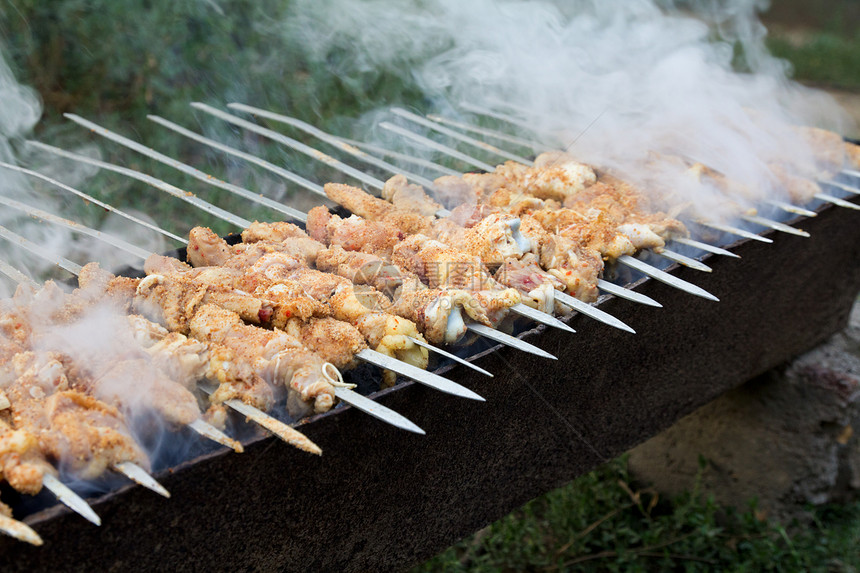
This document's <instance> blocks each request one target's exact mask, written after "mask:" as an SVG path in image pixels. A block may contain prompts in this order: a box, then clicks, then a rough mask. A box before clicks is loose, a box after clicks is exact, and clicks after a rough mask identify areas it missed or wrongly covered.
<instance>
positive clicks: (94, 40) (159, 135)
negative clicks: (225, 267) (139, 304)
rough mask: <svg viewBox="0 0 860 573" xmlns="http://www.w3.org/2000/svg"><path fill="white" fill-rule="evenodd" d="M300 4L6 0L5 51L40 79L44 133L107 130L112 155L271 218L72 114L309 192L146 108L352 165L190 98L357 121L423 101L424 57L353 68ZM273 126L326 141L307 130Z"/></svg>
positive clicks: (285, 154) (111, 178)
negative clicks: (321, 43)
mask: <svg viewBox="0 0 860 573" xmlns="http://www.w3.org/2000/svg"><path fill="white" fill-rule="evenodd" d="M292 6H293V3H292V2H290V1H272V0H262V1H259V2H254V1H250V0H231V1H223V2H217V3H216V2H215V1H214V0H213V1H206V0H195V1H188V2H167V1H163V0H149V1H143V2H140V1H133V0H68V1H62V2H60V1H41V0H3V2H2V10H0V34H2V37H3V39H4V42H3V46H2V47H3V49H4V56H5V57H6V59H7V60H8V63H9V64H10V65H11V66H12V68H13V71H14V72H15V74H16V77H17V78H18V81H19V82H20V83H22V84H25V85H30V86H32V87H34V88H35V89H36V90H37V91H38V92H39V94H41V97H42V98H43V101H44V106H45V109H44V116H43V120H42V121H41V122H40V124H39V125H38V127H37V132H36V138H37V139H39V140H41V141H45V142H48V143H51V144H53V145H56V146H58V147H64V148H66V149H74V148H77V147H78V146H80V145H81V143H82V142H84V141H93V142H97V143H98V145H99V147H100V148H101V149H102V150H103V153H104V157H105V159H106V160H108V161H112V162H115V163H119V164H121V165H126V166H128V167H132V168H136V169H141V170H143V171H145V172H146V173H149V174H151V175H154V176H156V177H159V178H161V179H165V180H167V181H169V182H171V183H173V184H175V185H178V186H180V187H182V188H183V189H188V190H189V191H192V192H195V193H200V194H201V197H204V198H206V199H207V200H210V201H212V202H216V203H218V204H219V205H221V206H222V207H224V208H226V209H228V210H233V211H234V212H237V213H240V214H242V215H243V216H245V217H246V218H261V219H272V218H277V217H276V216H275V215H274V214H268V213H266V212H265V211H264V210H262V209H259V208H255V207H252V206H249V205H247V202H245V201H243V200H240V199H235V198H233V197H231V196H230V195H229V194H227V192H222V191H220V190H215V189H214V188H211V187H209V186H207V185H205V184H203V183H200V182H198V181H196V180H193V179H190V178H188V177H186V176H183V175H180V174H179V173H178V172H177V171H174V170H173V169H171V168H168V167H165V166H162V165H160V164H158V163H155V162H152V161H150V160H148V159H145V158H143V157H142V156H140V155H137V154H135V153H133V152H130V151H127V150H125V149H124V148H122V147H120V146H119V145H116V144H111V143H107V142H106V141H105V140H100V139H98V138H95V137H93V138H88V137H87V134H86V132H85V131H84V130H83V129H82V128H80V127H78V126H76V125H74V124H72V123H71V122H68V121H66V120H64V119H63V118H62V116H61V114H62V113H64V112H73V113H76V114H79V115H81V116H83V117H85V118H87V119H90V120H92V121H95V122H97V123H99V124H101V125H103V126H104V127H107V128H109V129H112V130H115V131H118V132H119V133H121V134H123V135H126V136H128V137H131V138H133V139H135V140H137V141H140V142H143V143H145V144H146V145H148V146H150V147H153V148H155V149H157V150H158V151H160V152H162V153H165V154H167V155H170V156H172V157H175V158H179V159H181V160H183V161H186V162H189V163H191V164H193V165H195V166H197V167H198V168H201V169H203V170H204V171H207V172H210V173H212V174H213V175H215V176H217V177H220V178H224V179H228V180H230V181H231V182H233V183H236V184H238V185H242V186H245V187H248V188H250V189H252V190H261V191H266V192H267V193H271V194H274V195H275V197H276V198H279V199H282V198H297V199H296V200H297V201H298V202H299V206H302V205H301V201H299V200H298V197H301V198H304V197H306V196H307V195H308V194H307V192H304V191H298V190H297V189H296V188H295V185H293V184H289V185H286V186H285V185H284V182H283V181H281V180H279V179H278V178H277V177H276V176H273V175H269V174H266V173H265V172H262V171H261V170H259V169H257V168H251V167H249V166H248V165H246V164H244V163H242V162H241V161H238V160H232V159H230V158H229V157H227V156H224V155H223V154H221V153H219V152H215V151H212V150H210V149H208V148H206V147H205V146H202V145H201V144H199V143H195V142H192V141H191V140H189V139H186V138H184V137H181V136H178V135H175V134H173V133H172V132H171V131H169V130H167V129H165V128H163V127H160V126H158V125H156V124H155V123H153V122H150V121H147V120H146V115H147V114H156V115H160V116H162V117H165V118H167V119H170V120H171V121H174V122H176V123H180V124H182V125H184V126H185V127H188V128H190V129H193V130H196V131H199V132H203V133H205V134H207V135H209V136H211V137H214V138H215V139H219V140H220V141H223V142H225V143H227V144H229V145H232V146H234V147H240V148H242V149H244V150H246V151H251V152H253V153H255V154H257V155H260V156H262V157H264V158H265V159H268V160H269V161H272V162H273V163H276V164H278V165H286V166H288V168H290V169H294V170H296V171H299V172H301V173H302V175H304V176H306V177H308V178H309V179H311V180H315V181H327V180H337V179H338V178H340V176H339V175H338V174H337V173H334V172H331V171H330V170H329V171H326V170H325V169H324V168H322V167H320V165H319V164H316V162H314V161H311V160H309V159H307V158H306V157H305V156H302V155H298V154H296V153H294V152H292V151H289V150H286V149H285V148H283V147H282V146H279V145H275V144H272V143H271V142H268V141H266V140H263V139H262V138H258V137H254V136H249V135H248V134H247V133H245V134H243V133H241V132H240V131H239V130H238V129H233V128H231V127H230V126H228V125H227V124H225V123H223V122H221V121H220V120H215V119H212V118H210V117H208V116H206V115H205V114H202V113H200V112H195V111H193V110H192V109H191V108H190V107H189V106H188V104H189V102H192V101H203V102H206V103H210V104H211V105H214V106H216V107H220V108H222V109H223V106H224V104H226V103H228V102H231V101H240V102H243V103H248V104H250V105H255V106H258V107H262V108H266V109H271V110H273V111H280V112H282V113H285V114H288V115H291V116H294V117H297V118H300V119H303V120H306V121H309V122H311V123H313V124H314V125H317V126H319V127H321V128H322V129H327V130H331V131H336V132H338V133H340V134H342V135H351V133H350V132H349V130H350V129H351V126H352V125H353V123H352V122H347V121H345V118H350V119H354V118H356V117H358V116H360V115H361V114H363V113H365V112H368V111H370V110H374V109H377V108H379V107H380V106H381V105H383V104H384V103H398V102H399V103H406V104H409V103H411V102H418V101H420V98H421V94H420V92H419V90H418V89H417V88H416V87H415V86H414V85H413V84H411V83H410V80H409V74H408V73H404V69H407V70H408V68H409V66H411V65H412V64H413V63H414V62H410V61H409V60H408V59H407V58H406V56H403V57H402V58H401V59H399V60H397V59H395V60H393V63H392V64H391V67H389V68H384V67H378V68H363V69H361V70H360V71H351V72H350V73H348V74H347V73H344V71H343V70H344V69H352V70H354V67H353V66H348V65H345V63H344V62H345V61H347V60H349V58H350V57H351V51H350V45H349V38H348V37H344V38H342V39H338V38H331V39H329V40H330V41H328V42H326V44H325V46H326V49H324V50H322V51H320V50H309V49H308V47H307V46H306V45H304V43H303V41H304V38H305V36H304V34H303V33H302V32H303V30H302V29H301V28H300V26H301V22H299V21H297V20H296V19H295V18H294V15H293V13H292ZM395 66H396V68H395ZM240 115H241V114H240ZM261 123H264V124H265V122H264V121H261ZM271 127H272V128H274V129H277V130H279V131H285V132H286V133H287V134H288V135H290V136H291V137H294V138H296V139H299V140H307V142H308V143H311V144H312V145H315V146H317V147H319V148H321V149H323V150H327V149H326V147H325V146H324V145H320V144H319V143H318V142H312V141H310V139H309V138H308V137H306V136H304V135H303V134H301V133H300V132H292V133H290V132H289V131H290V130H289V128H284V126H279V125H277V124H273V125H272V126H271ZM42 161H47V160H44V159H43V160H42ZM87 186H88V188H89V189H90V191H91V192H93V194H95V195H96V196H97V197H98V198H100V199H104V200H107V201H110V202H112V203H114V204H117V205H123V206H128V207H134V208H137V209H140V210H142V211H144V212H147V213H149V214H151V215H152V216H153V217H155V218H156V219H157V220H158V221H159V222H161V223H163V224H164V226H165V227H168V228H170V229H171V230H176V231H177V232H180V233H184V232H186V231H187V229H188V228H189V227H190V226H191V225H193V224H199V223H203V224H210V225H212V226H213V228H215V229H216V231H218V232H221V233H225V232H227V231H228V230H231V229H232V227H231V226H230V225H228V224H224V223H220V222H217V221H214V220H212V219H211V218H210V217H206V216H204V215H203V214H202V213H200V212H199V211H197V210H195V209H194V208H191V207H186V206H185V205H183V204H181V203H180V202H179V201H176V200H174V199H170V198H167V196H166V195H163V194H161V193H160V192H156V191H154V190H150V189H146V188H145V187H144V186H143V185H142V184H139V183H132V182H131V181H130V180H128V179H126V178H124V177H121V176H118V175H111V174H106V173H101V174H99V176H98V177H97V178H95V179H94V180H90V181H89V182H88V185H87ZM93 190H94V191H93ZM316 201H318V199H317V200H316ZM88 222H92V221H88Z"/></svg>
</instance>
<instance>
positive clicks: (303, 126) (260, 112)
mask: <svg viewBox="0 0 860 573" xmlns="http://www.w3.org/2000/svg"><path fill="white" fill-rule="evenodd" d="M227 107H229V108H230V109H236V110H239V111H244V112H247V113H250V114H253V115H257V116H260V117H265V118H267V119H271V120H274V121H278V122H281V123H285V124H287V125H291V126H293V127H295V128H297V129H300V130H302V131H304V132H305V133H308V134H310V135H313V136H314V137H316V138H318V139H320V140H322V141H325V142H326V143H328V144H329V145H333V146H335V147H337V148H339V149H340V150H341V151H344V152H346V153H348V154H350V155H352V156H353V157H357V158H358V159H360V160H362V161H364V162H365V163H369V164H370V165H373V166H374V167H379V168H380V169H382V170H384V171H388V172H389V173H395V174H397V173H399V174H403V175H405V174H406V172H405V171H404V170H402V169H400V168H399V167H397V166H396V165H392V164H391V163H388V162H387V161H384V160H382V159H379V158H378V157H374V156H373V155H370V154H367V153H365V152H364V151H362V150H360V149H358V148H357V147H355V146H354V145H350V144H348V143H346V142H345V141H343V140H342V139H340V138H339V137H335V136H334V135H331V134H330V133H326V132H324V131H323V130H321V129H318V128H316V127H314V126H313V125H311V124H309V123H307V122H304V121H301V120H299V119H296V118H294V117H289V116H287V115H282V114H280V113H274V112H271V111H267V110H265V109H260V108H258V107H252V106H250V105H245V104H243V103H228V104H227ZM410 178H411V179H412V180H413V181H415V183H418V184H419V185H423V186H424V187H433V182H432V181H430V180H429V179H427V178H425V177H421V176H416V175H410Z"/></svg>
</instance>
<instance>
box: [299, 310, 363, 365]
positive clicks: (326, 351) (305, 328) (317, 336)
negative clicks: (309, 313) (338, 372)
mask: <svg viewBox="0 0 860 573" xmlns="http://www.w3.org/2000/svg"><path fill="white" fill-rule="evenodd" d="M284 331H285V332H287V333H288V334H290V335H292V336H294V337H296V338H297V339H299V340H301V342H302V344H303V345H305V346H306V347H307V348H308V349H310V350H312V351H313V352H315V353H316V354H317V355H318V356H319V357H320V358H322V359H323V360H325V361H326V362H331V363H332V364H334V365H335V366H336V367H337V368H339V369H345V368H348V367H350V366H353V364H354V362H355V355H356V354H357V353H359V352H361V351H362V350H364V349H365V348H367V344H366V343H365V341H364V336H362V334H361V332H359V330H358V329H357V328H356V327H354V326H353V325H351V324H348V323H346V322H342V321H340V320H336V319H334V318H313V319H310V320H309V321H307V322H306V321H303V320H299V319H295V318H294V319H292V320H290V321H288V322H287V324H286V325H285V327H284Z"/></svg>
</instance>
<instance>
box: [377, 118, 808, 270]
mask: <svg viewBox="0 0 860 573" xmlns="http://www.w3.org/2000/svg"><path fill="white" fill-rule="evenodd" d="M391 112H392V113H393V114H394V115H396V116H399V117H401V118H404V119H406V120H408V121H411V122H413V123H417V124H418V125H421V126H424V127H427V128H430V129H432V130H434V131H438V132H440V133H443V134H445V135H447V136H448V137H451V138H453V139H456V140H458V141H462V142H465V143H467V144H469V145H472V146H475V147H478V148H480V149H483V150H485V151H489V152H490V153H493V154H495V155H498V156H500V157H502V158H504V159H507V160H508V161H513V162H514V163H518V164H520V165H525V166H531V165H532V162H531V161H529V160H528V159H525V158H523V157H520V156H517V155H515V154H512V153H509V152H506V151H504V150H502V149H500V148H498V147H495V146H493V145H489V144H487V143H485V142H483V141H480V140H478V139H475V138H472V137H469V136H466V135H464V134H462V133H460V132H457V131H455V130H453V129H448V128H446V127H444V126H442V125H440V124H438V123H436V122H434V121H430V120H429V119H425V118H423V117H421V116H419V115H417V114H414V113H411V112H409V111H407V110H404V109H402V108H393V109H392V110H391ZM389 125H390V124H389ZM409 133H410V134H411V132H409ZM545 153H547V152H545ZM548 153H552V152H548ZM556 157H559V156H556ZM571 159H572V158H571ZM560 161H563V160H562V159H559V162H560ZM535 165H537V161H535ZM691 167H695V166H691ZM698 167H702V166H698ZM496 170H498V168H495V169H493V171H496ZM689 173H690V175H691V176H694V177H702V176H703V175H704V173H703V172H702V171H701V170H699V171H696V170H694V169H690V171H689ZM740 218H741V219H743V220H745V221H748V222H751V223H755V224H759V225H762V226H765V227H770V228H772V229H775V230H778V231H782V232H786V233H790V234H795V235H799V236H807V237H808V236H809V235H808V234H806V233H804V232H803V231H800V230H798V229H794V228H793V227H789V226H788V225H784V224H782V223H779V222H777V221H771V220H769V219H765V218H763V217H759V216H757V215H750V214H741V215H740ZM708 223H709V222H708V221H702V224H703V225H708ZM678 238H679V239H682V240H683V239H684V237H678ZM661 254H662V255H663V256H666V252H665V249H664V251H663V252H662V253H661ZM674 256H675V254H673V253H671V254H670V255H669V256H668V258H670V259H673V257H674ZM673 260H676V261H677V262H679V263H681V264H686V265H688V266H690V264H689V261H686V260H684V259H673ZM694 268H695V267H694Z"/></svg>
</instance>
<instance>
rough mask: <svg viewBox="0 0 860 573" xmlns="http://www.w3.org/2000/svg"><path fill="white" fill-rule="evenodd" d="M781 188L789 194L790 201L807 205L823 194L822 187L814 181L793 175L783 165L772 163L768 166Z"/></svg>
mask: <svg viewBox="0 0 860 573" xmlns="http://www.w3.org/2000/svg"><path fill="white" fill-rule="evenodd" d="M768 168H769V169H770V171H771V173H773V176H774V178H775V179H776V181H777V182H778V183H779V186H780V188H781V189H782V190H783V191H785V192H786V193H787V194H788V198H789V201H791V202H792V203H796V204H798V205H805V204H807V203H809V202H810V201H812V200H813V199H814V198H815V195H816V194H818V193H821V192H822V190H821V187H820V186H819V185H818V183H816V182H815V181H813V180H812V179H807V178H806V177H800V176H798V175H794V174H792V173H791V172H790V171H789V170H788V169H786V168H785V167H784V166H783V165H780V164H778V163H771V164H769V165H768Z"/></svg>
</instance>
